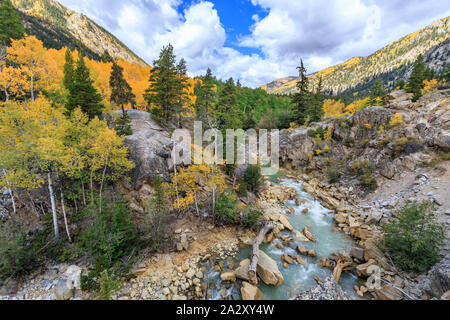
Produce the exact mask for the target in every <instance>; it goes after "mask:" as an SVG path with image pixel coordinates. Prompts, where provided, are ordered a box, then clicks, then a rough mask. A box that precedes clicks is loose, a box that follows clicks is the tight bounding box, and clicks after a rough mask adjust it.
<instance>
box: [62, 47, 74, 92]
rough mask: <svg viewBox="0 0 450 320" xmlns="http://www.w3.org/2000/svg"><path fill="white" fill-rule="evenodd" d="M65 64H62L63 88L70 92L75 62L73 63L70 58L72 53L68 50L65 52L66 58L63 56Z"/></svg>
mask: <svg viewBox="0 0 450 320" xmlns="http://www.w3.org/2000/svg"><path fill="white" fill-rule="evenodd" d="M65 59H66V62H65V64H64V80H63V83H64V87H65V88H66V89H67V90H69V91H70V87H71V86H72V84H73V76H74V72H75V70H74V68H75V67H74V64H75V62H74V61H73V57H72V52H71V51H70V49H67V50H66V56H65Z"/></svg>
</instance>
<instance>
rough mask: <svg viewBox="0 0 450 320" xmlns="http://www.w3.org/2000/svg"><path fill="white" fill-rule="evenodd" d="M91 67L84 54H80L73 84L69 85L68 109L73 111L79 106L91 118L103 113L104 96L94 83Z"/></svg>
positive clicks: (70, 111)
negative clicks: (90, 72) (90, 71)
mask: <svg viewBox="0 0 450 320" xmlns="http://www.w3.org/2000/svg"><path fill="white" fill-rule="evenodd" d="M93 83H94V81H93V80H92V79H91V77H90V74H89V69H88V67H87V66H86V64H85V62H84V58H83V56H82V54H81V53H80V54H79V58H78V62H77V68H76V69H75V72H74V75H73V82H72V85H70V87H69V98H68V102H67V106H66V109H67V111H68V112H69V113H72V111H73V110H75V108H77V107H78V106H79V107H81V110H82V111H83V112H84V113H86V114H87V115H88V116H89V118H90V119H92V118H94V117H95V116H99V115H100V114H101V113H102V109H103V106H102V105H101V101H102V97H101V95H100V94H99V93H98V91H97V89H96V88H95V87H94V85H93Z"/></svg>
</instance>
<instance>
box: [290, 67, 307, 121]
mask: <svg viewBox="0 0 450 320" xmlns="http://www.w3.org/2000/svg"><path fill="white" fill-rule="evenodd" d="M297 69H298V71H299V80H298V82H297V89H298V90H297V92H296V93H295V94H294V95H293V96H292V103H293V104H294V117H295V119H296V121H297V123H298V124H304V123H305V121H306V118H307V116H308V106H309V104H310V103H311V92H309V79H308V77H307V76H306V72H307V71H306V68H305V66H304V64H303V60H301V61H300V66H299V67H297Z"/></svg>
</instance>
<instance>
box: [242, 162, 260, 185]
mask: <svg viewBox="0 0 450 320" xmlns="http://www.w3.org/2000/svg"><path fill="white" fill-rule="evenodd" d="M245 182H246V183H247V187H248V188H249V189H250V190H251V191H257V190H258V188H259V187H260V186H261V183H262V175H261V168H260V167H259V166H257V165H249V166H248V168H247V170H246V171H245Z"/></svg>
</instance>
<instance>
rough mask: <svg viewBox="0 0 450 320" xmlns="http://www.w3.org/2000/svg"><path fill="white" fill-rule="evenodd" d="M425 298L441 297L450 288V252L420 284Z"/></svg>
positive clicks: (419, 286)
mask: <svg viewBox="0 0 450 320" xmlns="http://www.w3.org/2000/svg"><path fill="white" fill-rule="evenodd" d="M418 288H419V289H420V290H421V292H422V295H423V296H424V297H425V298H429V299H430V298H438V299H439V298H440V297H441V296H442V295H443V294H444V293H445V292H447V291H448V290H450V254H448V255H447V256H445V258H444V259H443V260H442V261H441V262H439V263H437V264H436V265H434V266H433V267H432V268H431V269H430V271H428V273H427V275H426V277H424V278H423V279H421V280H420V281H419V284H418Z"/></svg>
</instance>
